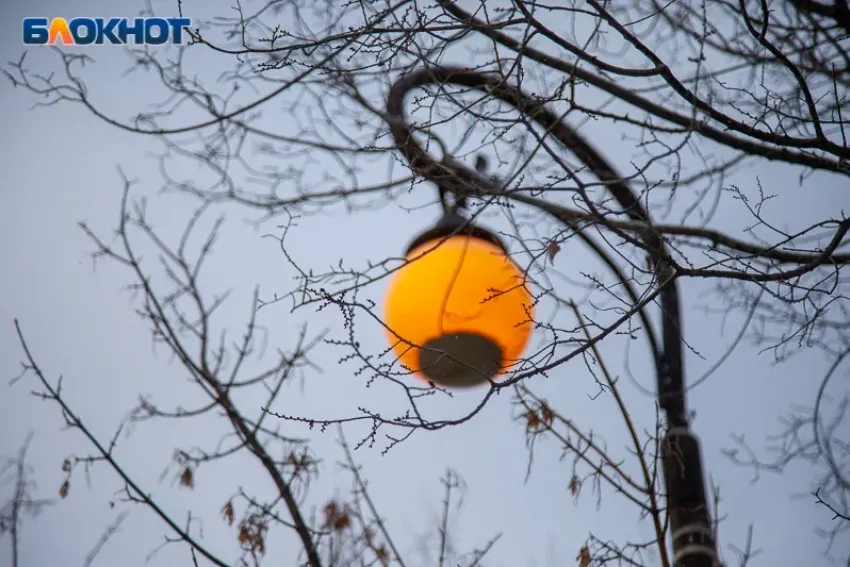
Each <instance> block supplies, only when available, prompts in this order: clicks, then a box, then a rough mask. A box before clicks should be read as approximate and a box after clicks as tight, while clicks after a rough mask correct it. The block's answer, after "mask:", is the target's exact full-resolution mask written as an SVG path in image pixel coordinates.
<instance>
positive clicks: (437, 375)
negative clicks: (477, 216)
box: [384, 208, 533, 388]
mask: <svg viewBox="0 0 850 567" xmlns="http://www.w3.org/2000/svg"><path fill="white" fill-rule="evenodd" d="M405 260H406V263H405V265H404V266H402V267H401V268H400V269H399V270H398V271H396V272H395V274H394V275H393V278H392V280H391V282H390V287H389V290H388V292H387V297H386V302H385V314H384V318H385V321H386V324H387V335H388V338H389V340H390V344H392V345H393V350H394V351H395V353H396V354H397V355H398V357H399V359H400V360H401V362H402V363H403V364H404V365H405V366H407V367H408V368H410V369H411V370H412V371H413V372H414V373H415V374H416V375H417V376H419V377H420V378H422V379H423V380H425V381H428V382H431V383H433V384H435V385H439V386H444V387H447V388H464V387H469V386H476V385H479V384H483V383H486V382H488V381H489V380H492V379H494V378H496V377H497V376H498V375H499V374H501V373H502V372H504V371H505V370H506V369H507V368H508V367H509V366H510V365H511V364H512V363H513V362H514V361H516V360H518V359H519V358H520V356H521V355H522V352H523V350H524V349H525V345H526V344H527V343H528V339H529V337H530V336H531V331H532V327H533V324H532V319H533V299H532V297H531V294H530V293H529V292H528V289H527V288H526V286H525V281H524V280H525V278H524V277H523V273H522V270H521V269H520V268H519V266H517V265H516V263H515V262H514V261H513V260H512V259H511V258H510V257H509V256H508V252H507V249H506V248H505V245H504V244H503V243H502V241H501V240H500V239H499V238H498V237H497V236H496V235H495V234H493V233H492V232H490V231H488V230H486V229H484V228H482V227H479V226H476V225H473V224H472V223H470V222H469V220H468V219H466V218H465V217H463V216H462V215H461V214H460V213H459V212H458V211H457V210H456V209H454V208H452V209H449V210H447V211H446V213H445V215H444V216H443V218H442V219H440V221H439V222H437V224H436V225H435V226H434V227H433V228H431V229H429V230H427V231H425V232H423V233H422V234H420V235H419V236H417V237H416V238H415V239H414V240H413V242H411V243H410V245H408V247H407V253H406V256H405Z"/></svg>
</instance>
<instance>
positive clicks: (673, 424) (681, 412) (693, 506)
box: [387, 67, 717, 567]
mask: <svg viewBox="0 0 850 567" xmlns="http://www.w3.org/2000/svg"><path fill="white" fill-rule="evenodd" d="M446 83H450V84H455V85H459V86H466V87H470V88H474V89H478V90H479V91H481V92H482V93H483V94H486V95H488V96H491V97H493V98H496V99H499V100H501V101H503V102H507V103H508V104H510V105H512V106H513V107H514V108H516V109H517V111H519V112H520V113H522V114H523V115H525V116H526V117H528V118H529V119H530V120H533V121H534V122H536V123H537V124H538V125H539V126H540V127H541V128H542V129H543V130H544V132H546V135H547V136H550V137H552V138H555V139H556V140H558V142H559V143H560V144H561V145H563V146H564V147H565V148H567V149H568V150H570V151H571V152H572V153H573V154H574V155H575V156H576V157H578V158H579V159H580V160H581V161H582V162H583V163H584V164H585V165H586V166H587V167H588V169H590V171H592V172H593V174H594V175H595V176H596V177H597V178H598V179H599V180H600V181H601V182H602V183H603V184H604V185H605V186H606V187H607V188H608V190H609V191H610V193H611V195H612V196H613V197H614V198H615V199H616V200H617V202H618V203H619V205H620V207H621V208H622V209H623V211H624V212H625V213H626V214H627V215H628V216H629V218H630V219H631V220H633V221H636V222H640V223H642V224H643V225H645V226H646V229H644V230H642V231H640V234H639V240H638V241H635V240H634V238H632V237H630V236H628V235H626V234H624V233H623V232H621V231H617V232H618V234H620V235H621V236H622V237H623V238H625V239H627V240H630V241H632V242H633V243H635V244H636V245H638V246H641V247H642V248H644V249H645V250H646V251H647V253H648V255H649V258H650V261H651V263H652V266H653V268H654V270H655V275H656V278H657V280H658V282H657V283H658V285H659V286H662V289H661V291H660V295H659V297H660V303H661V311H662V325H661V337H660V338H661V344H662V348H661V349H660V352H658V353H657V355H656V375H657V387H658V402H659V405H660V406H661V407H662V409H663V410H664V413H665V418H666V421H667V432H666V434H665V439H664V441H663V443H662V449H663V453H664V456H665V458H664V478H665V485H666V490H667V507H668V514H669V515H670V520H671V532H672V537H673V551H674V558H673V561H674V564H675V565H676V566H677V567H680V566H685V565H687V566H692V567H704V566H705V567H709V566H712V567H713V566H714V565H716V564H717V554H716V548H715V542H714V537H713V532H712V529H711V520H710V515H709V511H708V506H707V502H706V497H705V486H704V481H703V473H702V462H701V457H700V451H699V445H698V442H697V440H696V438H695V437H694V436H693V435H692V434H691V433H690V430H689V424H688V415H687V406H686V403H685V389H684V368H683V356H682V350H683V349H682V344H683V339H682V330H681V329H682V327H681V308H680V302H679V292H678V287H677V284H676V280H675V273H674V270H673V268H672V265H673V264H672V261H671V259H670V257H669V252H668V250H667V247H666V245H665V243H664V241H663V239H662V238H661V237H660V235H659V234H658V233H657V232H655V231H653V230H652V222H651V219H650V217H649V215H648V213H647V212H646V210H645V209H644V207H643V206H642V205H641V203H640V201H639V199H638V197H637V195H636V194H635V193H634V191H632V190H631V188H630V187H629V186H628V184H627V183H626V182H625V181H624V179H623V177H622V176H621V175H619V174H618V173H617V171H616V169H615V168H614V167H613V166H612V165H611V164H610V163H609V162H608V161H607V160H606V159H605V158H604V157H603V156H602V155H601V154H600V153H599V152H598V151H597V150H596V149H595V148H594V147H593V146H592V145H591V144H590V143H589V142H588V141H587V140H585V138H584V137H583V136H582V135H581V134H579V133H578V132H576V131H575V130H573V129H572V127H570V126H569V125H568V124H567V123H565V122H563V121H562V120H560V119H559V118H558V116H557V115H556V114H555V113H553V112H552V111H550V110H549V109H548V108H546V106H545V104H544V103H543V102H541V101H539V100H537V99H536V98H534V97H531V96H529V95H527V94H525V93H524V92H523V91H522V90H520V89H518V88H515V87H512V86H510V85H508V84H506V83H505V82H504V81H503V80H502V79H501V78H499V77H497V76H496V75H492V74H486V73H481V72H478V71H471V70H468V69H464V68H461V67H428V68H423V69H420V70H417V71H414V72H412V73H410V74H408V75H406V76H404V77H402V78H401V79H399V80H398V81H396V82H395V83H394V84H393V85H392V87H391V88H390V91H389V95H388V97H387V120H388V122H389V127H390V132H391V133H392V136H393V139H394V140H395V143H396V145H397V146H398V149H399V150H400V151H401V152H402V153H403V154H404V156H405V157H406V158H407V160H408V162H409V163H410V167H411V169H412V170H413V172H414V173H416V174H418V175H420V176H422V177H424V178H425V179H427V180H429V181H432V182H434V183H436V184H437V185H438V186H440V187H442V188H444V189H445V190H447V191H450V192H452V193H454V194H455V196H456V197H464V196H466V195H476V194H478V193H480V192H481V190H482V188H485V189H487V190H488V192H496V193H498V192H499V191H498V187H497V186H496V184H495V183H494V182H493V181H492V180H490V179H487V178H486V177H484V176H483V175H481V174H479V173H478V172H477V171H475V170H473V169H471V168H469V167H466V166H465V165H463V164H459V163H452V164H451V166H448V165H446V164H445V163H444V162H438V161H436V160H434V159H433V158H432V157H431V156H430V155H429V154H428V153H427V152H426V151H425V149H424V148H422V146H421V145H420V144H419V143H418V142H417V141H416V140H415V139H414V137H413V132H412V131H411V128H410V126H409V125H408V123H407V119H406V117H405V112H404V102H405V98H406V96H407V94H408V93H410V92H411V91H412V90H413V89H415V88H418V87H422V86H426V85H440V84H446ZM588 205H589V206H591V207H592V203H588ZM574 228H575V226H574ZM609 228H612V227H610V226H609ZM577 230H578V229H577ZM615 230H616V229H615ZM595 251H596V252H597V253H600V252H601V249H599V248H598V247H596V248H595ZM606 263H607V264H608V265H609V267H610V268H612V269H613V271H614V272H615V273H616V274H617V277H618V278H619V279H620V280H622V283H623V284H624V285H626V286H628V282H627V281H625V280H624V278H623V275H622V273H621V272H620V271H619V270H617V269H616V267H615V266H614V265H612V263H611V262H606ZM641 315H642V318H643V319H644V320H645V321H648V318H647V317H646V316H645V314H643V313H641ZM647 332H648V333H653V334H654V332H653V329H652V327H649V326H647ZM651 343H652V344H653V345H654V344H655V341H654V340H652V341H651Z"/></svg>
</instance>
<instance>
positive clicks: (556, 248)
mask: <svg viewBox="0 0 850 567" xmlns="http://www.w3.org/2000/svg"><path fill="white" fill-rule="evenodd" d="M560 251H561V245H560V244H558V243H557V242H555V241H554V240H551V241H550V242H549V244H547V245H546V257H547V258H548V259H549V263H550V264H552V265H554V264H555V256H557V255H558V252H560Z"/></svg>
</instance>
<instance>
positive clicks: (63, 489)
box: [59, 480, 71, 498]
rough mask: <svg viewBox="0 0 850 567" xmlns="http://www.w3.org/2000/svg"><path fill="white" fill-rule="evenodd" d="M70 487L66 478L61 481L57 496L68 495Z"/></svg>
mask: <svg viewBox="0 0 850 567" xmlns="http://www.w3.org/2000/svg"><path fill="white" fill-rule="evenodd" d="M70 489H71V481H70V480H66V481H65V482H63V483H62V486H60V487H59V498H65V497H66V496H68V491H69V490H70Z"/></svg>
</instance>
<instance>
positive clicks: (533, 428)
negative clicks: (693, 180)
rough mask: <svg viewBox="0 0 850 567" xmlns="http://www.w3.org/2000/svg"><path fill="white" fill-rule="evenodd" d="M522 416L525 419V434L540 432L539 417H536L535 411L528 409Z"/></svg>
mask: <svg viewBox="0 0 850 567" xmlns="http://www.w3.org/2000/svg"><path fill="white" fill-rule="evenodd" d="M522 416H523V418H525V431H526V432H527V433H534V432H537V431H539V430H540V424H541V421H540V416H539V415H537V412H536V411H534V410H533V409H529V410H528V411H526V412H525V413H524V414H522Z"/></svg>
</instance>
